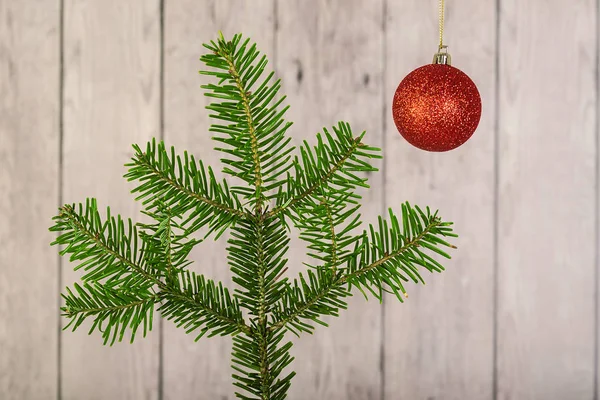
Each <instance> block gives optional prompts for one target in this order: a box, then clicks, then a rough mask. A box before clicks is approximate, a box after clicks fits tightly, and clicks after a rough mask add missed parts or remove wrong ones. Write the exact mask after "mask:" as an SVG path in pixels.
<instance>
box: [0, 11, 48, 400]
mask: <svg viewBox="0 0 600 400" xmlns="http://www.w3.org/2000/svg"><path fill="white" fill-rule="evenodd" d="M59 21H60V10H59V2H58V1H20V2H15V1H10V0H9V1H0V398H1V399H5V400H21V399H55V398H56V393H57V382H58V347H57V346H58V298H57V283H58V281H57V279H58V258H57V256H56V249H51V248H50V246H49V243H50V242H51V241H52V240H53V238H54V236H53V235H52V234H51V233H50V232H48V227H49V226H50V224H51V221H50V217H51V216H52V215H53V214H54V213H55V211H56V209H57V208H58V165H59V159H58V155H59V151H58V149H59V122H58V115H59V112H58V103H59V100H58V99H59V76H60V75H59V66H60V63H59V42H60V40H59V32H60V31H59Z"/></svg>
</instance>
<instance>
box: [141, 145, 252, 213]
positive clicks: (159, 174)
mask: <svg viewBox="0 0 600 400" xmlns="http://www.w3.org/2000/svg"><path fill="white" fill-rule="evenodd" d="M138 159H139V160H140V161H141V165H143V166H144V167H146V168H148V171H150V172H151V174H152V175H154V176H155V177H156V178H157V179H158V180H159V181H162V182H164V183H166V184H167V185H169V186H170V187H172V188H173V189H176V190H177V191H179V192H180V193H183V194H186V195H188V196H190V197H192V198H194V199H196V200H197V201H199V202H201V203H204V204H207V205H209V206H211V207H214V208H216V209H218V210H219V211H223V212H226V213H229V214H231V215H233V216H236V217H244V216H245V214H244V211H242V210H236V209H235V208H232V207H229V206H227V205H226V204H223V203H220V202H218V201H216V200H214V199H210V198H208V197H206V196H203V195H201V194H199V193H196V192H194V191H192V190H190V189H188V188H187V187H185V186H183V185H181V184H179V183H178V182H177V181H175V180H173V179H171V178H170V177H169V176H168V175H167V174H166V173H164V172H163V171H161V170H160V169H158V168H156V166H155V165H154V164H152V162H151V160H150V159H149V158H148V156H147V155H145V154H144V153H142V156H141V157H138Z"/></svg>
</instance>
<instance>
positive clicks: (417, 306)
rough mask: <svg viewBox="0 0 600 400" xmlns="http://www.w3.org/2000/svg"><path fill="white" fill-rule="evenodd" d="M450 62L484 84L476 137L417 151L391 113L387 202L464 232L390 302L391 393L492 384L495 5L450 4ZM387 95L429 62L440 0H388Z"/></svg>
mask: <svg viewBox="0 0 600 400" xmlns="http://www.w3.org/2000/svg"><path fill="white" fill-rule="evenodd" d="M446 3H447V10H446V35H445V36H446V39H445V43H446V44H448V45H449V46H450V47H449V52H450V53H451V54H452V59H453V65H454V66H456V67H457V68H459V69H461V70H463V71H465V72H466V73H467V74H468V75H469V76H470V77H471V78H472V79H473V80H474V82H475V83H476V84H477V86H478V88H479V90H480V93H481V97H482V102H483V116H482V120H481V123H480V125H479V128H478V130H477V132H476V133H475V135H474V136H473V137H472V138H471V140H470V141H469V142H467V143H466V144H465V145H463V146H462V147H460V148H458V149H456V150H454V151H452V152H449V153H441V154H440V153H438V154H434V153H428V152H424V151H421V150H418V149H416V148H414V147H411V145H410V144H408V142H406V141H405V140H404V139H403V138H402V137H401V136H400V135H399V134H398V132H397V130H396V127H395V125H394V122H393V119H392V117H391V111H390V110H389V109H388V112H387V114H386V127H387V129H386V142H385V143H386V146H385V147H386V153H385V158H386V160H387V161H386V171H387V173H386V182H385V187H386V202H387V206H389V207H392V208H393V209H395V210H398V209H399V206H400V202H402V201H403V200H409V201H410V202H411V203H415V204H420V205H424V206H425V205H429V206H431V207H432V208H433V209H439V210H440V215H441V216H442V217H443V218H444V219H446V220H450V221H454V222H455V224H456V225H455V228H456V231H457V233H458V234H459V235H460V238H459V239H457V240H456V241H455V244H456V245H457V246H458V250H456V251H455V252H453V259H452V260H449V261H444V262H443V263H444V265H446V266H447V271H446V272H444V273H443V274H442V275H430V274H424V276H423V278H424V279H425V280H426V282H427V285H426V286H413V285H411V286H409V288H408V293H409V298H408V299H407V301H406V302H405V303H404V304H400V303H398V302H397V301H395V300H394V299H391V298H390V299H389V301H388V302H386V307H385V308H386V315H385V321H384V325H385V398H386V399H457V400H458V399H460V400H462V399H491V398H492V386H493V382H492V380H493V347H494V346H493V315H494V308H493V276H494V273H493V271H494V258H493V255H494V236H493V232H494V208H493V207H494V206H493V205H494V117H495V115H494V114H495V112H494V110H495V100H494V99H495V93H494V90H495V89H494V86H495V85H494V82H495V51H496V48H495V47H496V46H495V42H496V36H495V29H496V15H495V1H493V0H483V1H482V0H469V1H447V2H446ZM387 7H388V19H387V65H386V71H387V73H386V85H385V88H386V99H387V104H388V107H390V106H389V105H391V101H392V98H393V95H394V92H395V90H396V87H397V86H398V84H399V83H400V81H401V80H402V79H403V78H404V77H405V76H406V75H407V74H408V73H409V72H410V71H412V70H413V69H415V68H417V67H419V66H421V65H424V64H426V63H430V62H431V58H432V56H433V53H435V51H436V49H437V35H438V19H437V16H438V13H437V1H427V2H423V1H421V0H412V1H402V2H397V1H389V2H388V6H387Z"/></svg>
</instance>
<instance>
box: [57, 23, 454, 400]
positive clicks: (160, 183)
mask: <svg viewBox="0 0 600 400" xmlns="http://www.w3.org/2000/svg"><path fill="white" fill-rule="evenodd" d="M205 47H206V48H207V49H208V50H209V53H207V54H206V55H204V56H202V58H201V60H202V61H203V62H204V63H205V64H206V66H207V70H205V71H201V72H202V73H203V74H205V75H208V76H210V77H212V78H214V79H215V82H213V83H209V84H206V85H204V86H203V87H204V89H206V95H207V96H209V97H211V98H212V100H213V102H212V103H211V104H210V105H209V106H208V107H207V108H208V109H209V110H210V111H211V116H212V117H213V118H215V119H217V120H218V121H219V122H218V123H216V124H214V125H212V127H211V128H210V130H211V131H212V132H213V133H214V134H215V136H214V139H215V140H216V141H217V142H218V143H219V145H218V148H217V149H216V150H218V151H220V152H221V153H222V154H223V158H222V162H223V165H224V167H223V172H224V173H225V174H226V175H228V176H229V177H231V178H233V179H234V180H236V182H235V183H234V185H233V186H229V184H228V182H227V181H226V180H223V181H221V182H219V181H218V180H217V179H216V177H215V174H214V173H213V171H212V169H211V168H210V167H205V166H204V164H203V163H202V162H201V161H197V160H196V159H195V158H194V157H193V156H191V155H188V153H187V152H184V153H183V155H178V154H177V153H176V152H175V149H174V148H173V147H171V148H170V149H167V147H166V146H165V144H164V143H162V142H158V143H157V142H156V141H155V140H152V141H151V142H150V143H148V144H147V145H146V146H145V148H144V149H142V147H139V146H137V145H134V150H135V153H134V156H133V158H132V160H131V162H130V163H129V164H127V167H128V172H127V173H126V175H125V177H126V179H128V180H130V181H135V182H136V184H137V185H136V187H135V189H134V190H133V192H134V193H137V195H138V197H137V199H138V200H141V201H142V204H143V206H144V211H143V213H144V214H145V215H146V219H151V220H152V222H144V223H137V224H134V223H133V222H132V221H131V220H129V219H128V220H124V219H122V218H121V217H120V216H118V215H117V216H113V215H112V214H111V211H110V209H107V210H106V213H102V214H101V213H100V211H99V209H98V206H97V203H96V200H94V199H88V200H87V201H86V202H85V204H79V205H65V206H63V207H61V208H60V209H59V214H58V215H57V216H56V217H54V225H53V226H52V228H51V230H52V231H55V232H58V233H59V235H58V237H57V239H56V240H55V241H54V242H53V244H57V245H61V246H62V248H61V250H60V253H61V254H62V255H69V256H70V260H71V261H73V262H75V269H76V270H79V269H81V270H83V271H85V273H84V274H83V277H82V281H83V283H82V284H78V283H75V284H74V286H73V288H74V289H70V288H67V289H66V294H64V295H63V297H64V299H65V306H64V307H63V308H62V310H63V315H64V316H65V317H67V318H69V319H70V322H69V324H68V325H67V326H66V328H72V329H73V330H75V329H77V328H78V327H80V326H81V325H82V324H83V323H84V322H85V321H86V320H87V319H88V318H89V319H90V320H91V321H92V323H91V327H90V333H91V332H93V331H95V330H100V331H101V332H102V337H103V339H104V343H105V344H106V343H109V344H111V345H112V344H113V343H114V342H115V341H121V340H123V339H124V337H125V333H126V332H127V331H130V336H131V339H130V340H131V341H133V340H134V338H135V336H136V332H137V331H138V330H139V329H142V330H143V334H144V335H145V334H146V333H147V331H149V330H151V328H152V318H153V313H154V309H155V307H156V308H157V310H158V311H159V312H160V314H161V315H162V316H163V317H165V318H167V319H169V320H172V321H173V322H174V323H175V324H176V325H177V326H179V327H183V328H184V329H185V330H186V332H187V333H194V334H195V335H196V340H198V339H199V338H200V337H202V336H215V335H232V336H233V351H232V367H233V369H234V374H233V377H234V385H235V386H236V387H237V388H238V390H239V392H237V393H236V396H237V397H238V398H241V399H248V400H250V399H259V400H267V399H284V398H286V394H287V392H288V389H289V387H290V385H291V379H292V378H293V376H294V374H295V373H294V372H293V371H291V370H290V369H289V367H290V365H291V363H292V361H293V359H294V358H293V357H292V355H291V354H290V350H291V347H292V344H291V342H289V341H286V339H285V337H286V334H287V332H288V331H289V332H292V333H294V334H296V335H300V334H301V333H302V332H308V333H312V332H313V331H314V329H315V324H321V325H326V322H325V317H327V316H338V315H339V314H340V310H343V309H345V308H346V307H347V303H346V300H347V297H349V296H351V295H352V294H353V292H354V291H355V290H354V289H356V291H358V292H361V293H362V294H363V295H364V296H365V297H368V296H369V295H372V296H374V297H375V298H377V299H379V300H380V301H381V300H382V298H383V295H384V293H392V294H394V295H395V296H396V297H397V298H398V299H399V300H400V301H404V297H405V296H406V287H407V286H406V285H407V284H408V282H414V283H419V282H421V283H423V282H424V280H423V278H422V273H423V271H429V272H440V271H442V270H444V267H443V266H442V264H440V262H439V261H438V258H439V257H443V258H449V255H448V254H447V253H446V251H445V250H444V249H445V248H454V246H453V245H451V244H450V243H448V242H447V239H446V238H452V237H456V235H455V234H454V233H453V232H452V229H451V225H452V224H451V223H448V222H444V221H442V220H441V219H440V218H439V217H438V215H437V212H434V213H432V212H431V211H430V210H429V208H425V210H424V211H423V210H422V209H420V208H419V207H417V206H411V205H410V204H408V203H404V204H402V205H401V212H400V214H396V213H394V211H392V210H391V209H390V210H389V215H388V217H387V218H382V217H379V219H378V221H377V223H376V224H371V225H368V227H367V228H366V229H363V230H361V229H360V227H361V222H362V221H361V215H360V213H359V211H360V202H361V196H360V195H359V194H358V192H357V190H358V189H359V188H368V183H367V178H366V176H367V175H368V173H371V172H375V171H376V170H377V169H376V168H375V167H373V166H372V165H371V160H373V159H376V158H380V157H381V155H380V150H379V149H377V148H375V147H372V146H369V145H368V144H365V142H364V140H365V138H366V134H365V132H363V133H361V134H359V135H355V134H354V133H353V132H352V129H351V128H350V125H349V124H348V123H346V122H339V123H338V124H337V125H335V126H334V127H333V128H331V129H324V130H323V132H322V133H319V134H317V137H316V144H315V145H310V144H309V143H308V142H306V141H305V142H304V143H303V144H302V146H301V147H300V148H299V149H298V151H297V150H296V149H295V148H294V147H293V146H292V145H291V140H290V138H289V137H288V136H286V134H287V131H288V128H289V127H290V125H291V123H290V122H287V121H285V119H284V114H285V112H286V110H287V108H288V107H287V106H282V104H283V102H284V100H285V96H279V89H280V87H281V82H280V81H279V80H274V79H273V76H274V74H273V72H266V66H267V59H266V57H265V56H264V55H261V54H260V52H259V51H258V50H257V47H256V45H255V44H253V43H250V41H249V40H248V39H245V40H243V39H242V36H241V35H235V36H234V37H233V38H232V39H231V40H229V41H228V40H226V39H225V38H224V37H223V36H222V35H221V36H220V37H219V38H218V39H217V40H216V41H211V42H210V43H209V44H207V45H205ZM291 225H294V226H295V227H296V228H297V229H298V230H299V232H300V238H301V239H302V240H304V241H305V242H306V244H307V249H308V253H309V255H310V257H311V260H312V261H311V262H310V263H309V264H308V265H307V267H308V269H307V270H306V271H305V272H303V273H300V274H299V275H298V276H297V277H296V278H294V279H293V280H292V281H290V280H289V278H288V277H286V276H285V272H286V270H287V264H288V259H287V256H286V254H287V250H288V246H289V229H290V226H291ZM201 231H202V232H204V233H203V237H196V236H195V235H196V234H198V233H199V232H201ZM227 231H228V232H229V239H228V244H229V245H228V247H227V251H228V258H227V260H228V264H229V268H230V270H231V273H232V276H233V277H232V280H233V283H234V284H235V289H234V290H233V291H232V292H230V291H229V289H227V288H226V287H225V286H224V285H223V284H222V283H220V282H214V281H212V280H210V279H206V278H205V277H204V276H203V275H201V274H197V273H195V272H192V271H190V270H188V268H187V267H188V266H189V264H190V263H191V261H190V260H189V254H190V252H191V250H192V249H193V248H194V247H195V246H197V245H201V243H202V242H203V240H206V239H208V238H211V239H217V238H218V237H219V236H221V235H222V234H223V233H225V232H227Z"/></svg>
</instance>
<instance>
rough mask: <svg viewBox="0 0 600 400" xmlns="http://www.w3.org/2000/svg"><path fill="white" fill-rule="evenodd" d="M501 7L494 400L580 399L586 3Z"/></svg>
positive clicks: (587, 166) (589, 263)
mask: <svg viewBox="0 0 600 400" xmlns="http://www.w3.org/2000/svg"><path fill="white" fill-rule="evenodd" d="M501 4H502V9H501V13H500V15H501V20H500V22H501V26H500V32H501V34H500V54H501V55H502V57H501V59H500V63H501V64H500V65H501V67H500V91H499V95H500V96H499V99H500V100H499V101H500V103H499V104H500V109H499V116H500V130H499V133H500V136H499V148H498V150H499V163H500V164H499V167H500V169H499V178H500V179H499V194H500V197H499V209H498V212H499V231H498V235H499V236H498V257H499V258H498V288H499V292H498V293H499V298H498V399H501V400H507V399H525V400H527V399H591V398H592V397H593V388H594V350H595V347H594V318H595V315H594V289H595V282H594V277H595V274H594V269H595V266H594V253H595V246H597V245H598V243H596V242H595V238H594V233H595V226H594V217H593V216H594V215H595V204H594V198H595V187H594V182H595V177H596V175H595V174H596V173H597V171H596V170H595V166H596V157H597V154H596V147H595V145H596V141H595V140H596V139H595V135H596V132H595V116H594V113H595V111H596V110H595V100H596V97H595V90H596V89H595V78H596V77H595V73H596V68H597V65H596V61H597V58H596V48H595V43H596V39H595V34H596V25H595V24H596V13H597V9H596V2H595V1H592V0H583V1H579V2H575V3H569V4H568V5H565V3H564V2H561V1H558V0H550V1H544V2H535V1H534V2H523V1H517V0H507V1H503V2H502V3H501ZM548 54H555V55H557V57H558V59H557V61H556V62H540V59H541V58H543V57H545V56H547V55H548Z"/></svg>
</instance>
